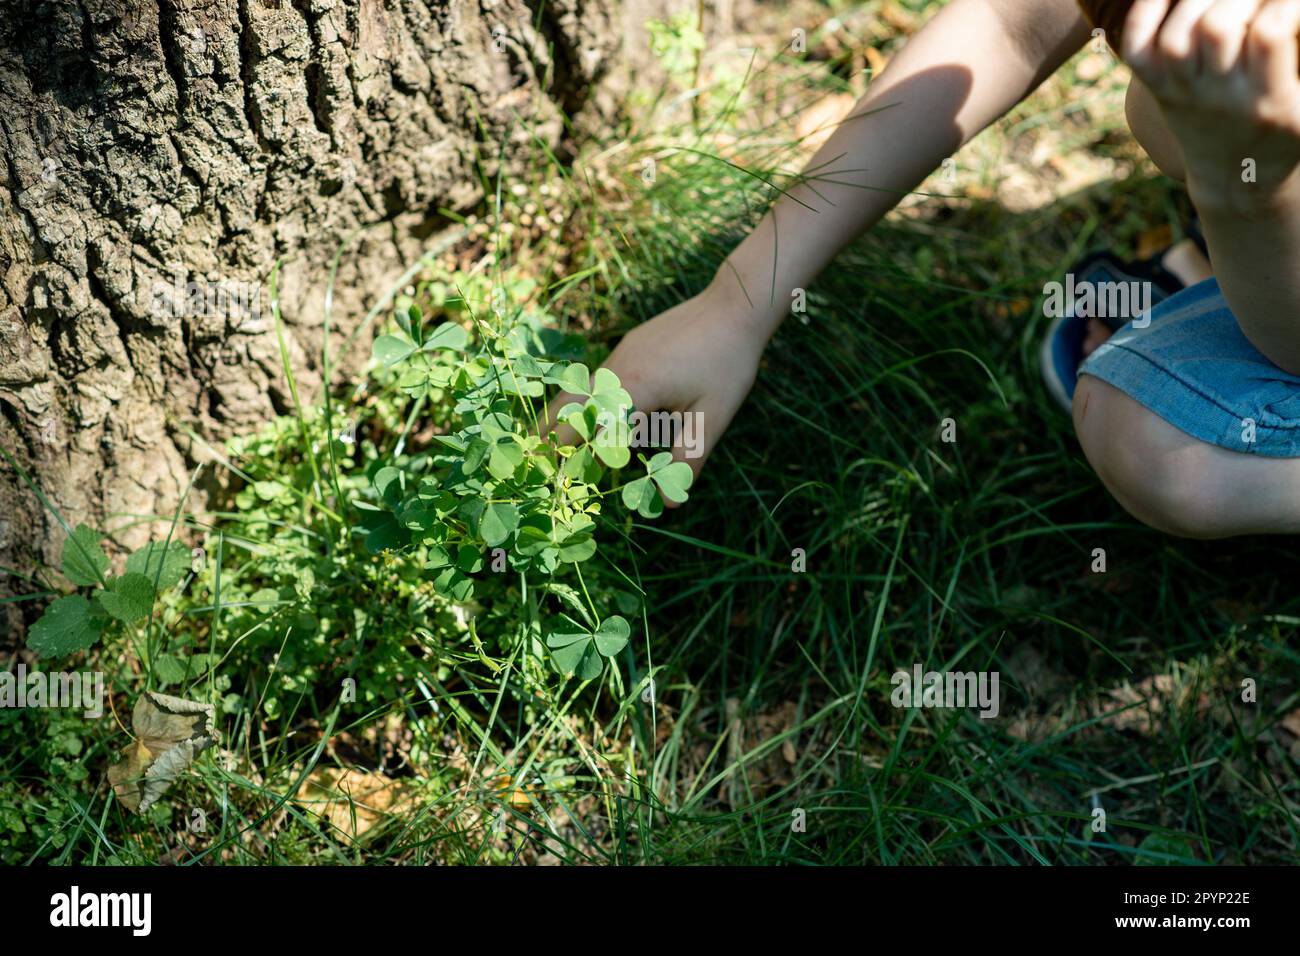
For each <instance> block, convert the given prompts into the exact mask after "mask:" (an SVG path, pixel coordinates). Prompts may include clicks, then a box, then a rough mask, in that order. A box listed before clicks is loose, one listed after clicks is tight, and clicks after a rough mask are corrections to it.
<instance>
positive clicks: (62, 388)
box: [0, 0, 693, 593]
mask: <svg viewBox="0 0 1300 956" xmlns="http://www.w3.org/2000/svg"><path fill="white" fill-rule="evenodd" d="M685 5H686V7H687V8H688V9H693V4H691V3H687V4H685ZM680 6H682V3H680V2H677V0H629V2H623V3H620V2H619V0H545V2H543V0H532V2H529V3H525V2H523V0H441V2H440V0H292V2H290V0H80V2H75V0H46V2H40V0H0V148H2V149H3V152H4V162H5V170H4V180H3V186H0V446H3V447H4V448H6V449H7V450H9V452H10V453H11V454H13V455H15V457H16V458H17V460H18V461H19V462H20V463H21V464H22V465H23V467H24V468H25V469H26V470H27V471H28V473H29V474H30V475H31V476H32V477H33V479H34V480H35V481H36V483H37V484H38V485H39V486H40V487H41V488H42V489H43V491H44V492H45V494H46V495H47V496H48V497H49V499H50V500H51V501H52V502H53V503H54V504H55V505H56V506H57V507H58V508H59V509H60V510H61V511H62V513H63V514H64V515H65V516H66V517H67V518H68V519H69V520H70V521H72V522H76V521H87V522H88V523H91V524H93V525H95V526H97V527H103V526H104V524H105V518H106V517H107V516H108V515H110V514H117V515H123V514H137V515H145V514H166V513H168V512H169V511H170V510H171V509H172V508H174V507H175V506H176V504H177V502H178V500H179V496H180V494H181V492H182V491H183V489H184V486H185V483H186V481H187V477H188V475H189V473H190V470H191V467H192V465H193V463H194V461H195V460H196V459H197V457H198V456H197V454H196V452H197V449H192V448H191V442H190V439H189V438H188V437H187V433H186V430H187V429H192V430H193V431H194V432H196V433H197V434H199V435H202V436H204V437H205V439H207V440H210V441H220V440H222V439H224V438H226V437H227V436H229V435H230V434H233V433H237V432H240V431H246V430H248V429H250V428H254V427H256V426H257V425H259V424H260V423H261V422H263V421H265V420H266V419H268V418H269V417H271V416H273V415H275V414H278V413H283V412H285V411H287V410H288V407H289V402H288V398H287V394H286V388H285V384H284V376H283V374H282V372H281V370H280V357H279V352H278V347H277V342H276V336H275V334H274V331H273V329H272V328H271V322H270V313H269V308H268V306H267V301H268V300H267V295H266V289H265V284H266V279H267V277H268V275H269V273H270V271H271V268H272V266H273V264H274V263H275V262H276V261H277V260H279V259H283V260H284V261H285V265H284V267H283V269H282V271H281V275H280V288H281V298H282V306H283V313H284V316H285V319H286V322H287V332H288V338H289V349H290V351H291V354H292V361H293V364H294V366H295V368H296V372H297V374H298V376H299V381H300V386H301V387H302V388H303V390H304V392H305V393H306V395H305V397H306V398H314V397H316V396H317V395H318V394H319V384H320V380H319V371H318V369H317V368H316V363H317V360H318V355H319V345H320V334H321V325H322V318H323V311H322V305H323V298H324V288H325V282H326V276H327V274H328V268H329V264H330V262H331V260H332V258H333V256H334V254H335V252H336V250H337V248H338V244H339V242H340V240H342V239H344V238H345V237H348V236H350V235H352V234H353V233H354V231H356V230H357V229H358V228H359V227H370V228H366V229H364V230H363V231H362V232H361V233H360V234H359V237H358V238H357V240H356V242H355V243H354V244H353V246H352V247H351V248H352V250H353V253H352V254H349V255H347V256H345V257H344V260H343V263H342V266H341V269H340V273H339V277H338V282H337V286H336V290H335V307H334V310H333V318H334V321H335V322H336V323H338V327H339V331H340V332H341V333H348V332H350V331H351V330H353V329H355V328H356V326H357V323H358V322H359V320H360V318H361V316H362V315H363V313H364V310H365V307H366V306H367V305H368V304H369V303H371V302H373V301H374V297H375V296H377V295H378V294H380V293H381V292H382V291H383V290H385V289H387V288H388V287H389V285H390V284H391V283H392V282H393V281H394V280H395V279H396V277H397V276H398V275H400V273H401V271H402V270H403V268H405V267H406V266H407V265H409V264H410V263H412V262H414V261H415V260H416V259H417V258H418V257H419V256H420V254H421V253H422V252H423V250H424V249H425V248H426V247H427V245H428V244H429V242H430V240H431V239H432V238H436V237H437V234H438V233H439V231H440V230H441V229H442V228H444V227H445V226H446V225H447V224H448V223H447V220H445V219H444V218H443V217H441V216H440V215H439V214H438V212H437V210H438V209H439V207H447V208H452V209H458V210H459V209H467V208H469V207H472V206H473V205H474V204H475V203H476V202H478V201H479V200H480V199H481V198H482V197H481V192H480V187H479V180H478V177H477V175H476V174H475V168H474V164H475V162H476V159H475V157H476V155H478V156H480V157H482V158H483V159H484V160H485V161H487V162H488V163H489V164H490V162H491V160H492V159H493V157H495V156H496V155H497V154H498V152H499V151H502V150H504V154H505V156H506V157H507V159H506V163H507V165H511V164H517V165H519V166H523V165H525V164H526V163H527V162H528V156H526V155H525V154H527V153H529V152H530V149H529V148H526V147H527V143H528V140H529V138H530V137H531V136H533V135H534V134H536V133H540V134H541V135H542V136H543V137H544V138H545V139H547V140H549V141H550V142H551V143H552V144H559V143H560V142H561V141H562V137H563V136H564V131H563V126H562V122H561V113H562V112H563V113H567V114H569V115H571V116H572V115H577V116H578V126H579V128H582V126H583V124H584V123H585V124H586V125H587V128H590V127H591V125H592V124H594V123H597V122H600V121H601V119H602V117H604V116H606V115H607V114H608V113H609V111H610V107H611V104H614V105H616V104H617V96H615V95H610V90H611V88H612V89H614V90H617V89H619V88H620V87H619V85H618V84H617V78H618V77H619V76H622V75H625V74H626V69H625V67H626V65H627V63H628V62H629V58H632V61H637V62H643V60H644V50H645V48H646V43H645V32H644V22H645V19H646V17H648V16H663V15H664V14H665V8H670V7H671V8H678V7H680ZM611 83H614V84H615V85H614V86H613V87H611V85H610V84H611ZM480 122H481V123H482V124H483V129H479V127H478V124H479V123H480ZM488 169H489V171H491V166H490V165H489V166H488ZM367 346H368V343H361V344H359V346H358V348H357V349H356V350H355V351H356V352H357V353H358V354H354V355H352V356H343V357H341V358H342V359H343V361H344V363H345V367H347V362H348V360H349V359H351V361H352V362H353V363H354V364H352V366H351V368H352V369H353V370H355V369H356V368H357V365H356V364H355V363H358V362H359V361H361V360H363V359H364V357H365V354H363V353H368V347H367ZM194 503H195V504H196V505H201V504H202V502H201V500H200V501H197V502H194ZM119 523H120V521H119ZM149 533H150V531H149V529H147V528H144V527H141V528H139V529H137V530H136V531H134V532H127V533H125V535H124V536H123V537H122V538H120V539H119V540H120V541H121V542H122V543H123V544H125V545H126V546H128V547H129V546H133V545H134V544H137V543H139V540H140V539H141V538H142V537H146V536H147V535H148V534H149ZM61 540H62V536H61V534H59V533H57V525H56V524H55V523H54V521H53V520H52V519H51V518H50V517H49V515H47V514H44V513H42V509H41V508H40V506H39V504H38V502H37V500H36V497H35V496H34V495H33V494H32V493H31V492H30V490H28V489H27V488H26V487H25V486H23V485H22V484H21V483H20V482H19V480H18V478H17V477H16V476H15V475H14V473H13V471H12V470H11V469H10V468H9V467H8V466H7V465H4V464H0V565H5V566H9V567H15V566H17V567H19V568H24V567H30V566H31V565H32V564H33V562H34V561H38V560H44V561H47V562H48V561H57V557H58V555H57V550H58V548H59V546H60V543H61ZM0 577H2V576H0ZM4 589H5V585H3V584H0V593H3V590H4ZM9 590H11V591H12V590H13V588H10V589H9Z"/></svg>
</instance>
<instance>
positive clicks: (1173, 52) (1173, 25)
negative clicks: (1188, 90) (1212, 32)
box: [1156, 0, 1215, 83]
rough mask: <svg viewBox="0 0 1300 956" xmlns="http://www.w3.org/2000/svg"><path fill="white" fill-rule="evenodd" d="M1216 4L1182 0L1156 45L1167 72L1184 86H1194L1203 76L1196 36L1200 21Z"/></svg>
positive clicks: (1211, 0)
mask: <svg viewBox="0 0 1300 956" xmlns="http://www.w3.org/2000/svg"><path fill="white" fill-rule="evenodd" d="M1214 3H1215V0H1180V2H1179V3H1178V5H1177V6H1175V7H1174V9H1173V10H1172V12H1170V14H1169V16H1168V17H1167V18H1166V19H1165V23H1164V26H1162V27H1161V28H1160V36H1159V37H1158V38H1157V39H1156V45H1157V46H1158V47H1159V48H1160V58H1161V61H1162V62H1163V67H1164V70H1165V72H1166V73H1167V74H1168V75H1169V76H1170V77H1173V78H1176V79H1178V80H1181V81H1182V82H1183V83H1192V82H1194V81H1195V80H1196V77H1197V75H1198V74H1199V73H1200V72H1201V56H1200V49H1199V47H1198V45H1197V36H1198V33H1199V27H1200V23H1201V18H1202V17H1204V16H1205V14H1206V13H1207V12H1208V11H1209V9H1210V8H1211V7H1212V6H1214Z"/></svg>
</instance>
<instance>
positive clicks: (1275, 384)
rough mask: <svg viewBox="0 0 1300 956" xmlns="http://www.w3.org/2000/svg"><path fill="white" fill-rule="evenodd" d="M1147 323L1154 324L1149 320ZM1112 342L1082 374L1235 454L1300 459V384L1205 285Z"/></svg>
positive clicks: (1214, 287) (1210, 283) (1213, 286)
mask: <svg viewBox="0 0 1300 956" xmlns="http://www.w3.org/2000/svg"><path fill="white" fill-rule="evenodd" d="M1147 318H1149V319H1150V322H1149V324H1147V323H1145V322H1144V320H1145V319H1147ZM1137 323H1138V324H1145V327H1144V328H1139V327H1138V324H1135V323H1134V322H1130V323H1128V324H1127V325H1125V326H1123V327H1122V328H1121V329H1120V330H1119V331H1118V332H1116V333H1115V334H1114V335H1112V336H1111V337H1110V338H1109V339H1108V340H1107V341H1106V343H1105V344H1104V345H1102V346H1101V347H1100V348H1098V349H1097V350H1096V351H1095V352H1093V353H1092V354H1091V355H1090V356H1088V358H1087V359H1086V360H1085V361H1084V363H1083V364H1082V365H1081V366H1080V367H1079V374H1080V375H1092V376H1093V377H1095V378H1099V379H1101V380H1102V381H1103V382H1107V383H1109V384H1111V385H1113V386H1115V387H1116V388H1118V389H1119V390H1120V391H1121V392H1124V393H1125V394H1126V395H1128V396H1129V397H1131V398H1133V399H1134V400H1136V401H1137V402H1140V403H1141V404H1142V405H1144V406H1146V407H1147V408H1149V409H1150V410H1151V411H1153V412H1155V413H1156V414H1157V415H1159V416H1160V417H1161V418H1163V419H1164V420H1165V421H1167V422H1169V424H1171V425H1173V426H1174V427H1176V428H1178V429H1181V430H1182V431H1184V432H1186V433H1187V434H1189V435H1191V436H1192V437H1193V438H1199V439H1200V440H1201V441H1205V442H1209V443H1210V444H1212V445H1219V446H1220V447H1223V448H1228V449H1230V450H1232V451H1238V452H1245V453H1247V454H1252V455H1265V456H1267V457H1270V458H1300V377H1297V376H1295V375H1291V374H1290V373H1288V372H1284V371H1282V370H1281V369H1280V368H1278V367H1277V366H1276V365H1274V364H1273V363H1272V362H1270V361H1269V360H1268V359H1266V358H1265V357H1264V356H1263V355H1262V354H1260V352H1259V351H1258V350H1257V349H1256V348H1255V347H1254V346H1253V345H1251V344H1250V342H1248V341H1247V340H1246V337H1245V336H1244V335H1243V334H1242V333H1241V329H1240V328H1239V327H1238V326H1237V320H1236V318H1234V317H1233V315H1232V313H1231V312H1230V311H1229V310H1228V305H1227V303H1226V302H1225V301H1224V299H1223V293H1222V292H1221V291H1219V283H1218V280H1216V279H1206V280H1205V281H1204V282H1199V283H1197V284H1196V285H1194V286H1191V287H1189V288H1186V289H1183V290H1181V291H1180V292H1177V293H1175V294H1174V295H1172V296H1170V297H1169V298H1167V299H1165V300H1164V301H1162V302H1160V303H1159V304H1157V305H1156V306H1155V308H1153V309H1152V310H1151V311H1150V313H1149V315H1148V316H1143V317H1141V318H1139V319H1138V320H1137Z"/></svg>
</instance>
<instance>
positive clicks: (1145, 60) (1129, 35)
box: [1120, 0, 1170, 86]
mask: <svg viewBox="0 0 1300 956" xmlns="http://www.w3.org/2000/svg"><path fill="white" fill-rule="evenodd" d="M1169 2H1170V0H1137V2H1136V3H1134V4H1133V6H1132V8H1131V9H1130V10H1129V12H1128V17H1126V18H1125V20H1124V36H1123V38H1122V43H1121V45H1120V55H1121V56H1122V57H1123V58H1124V62H1125V63H1127V64H1128V65H1129V66H1131V67H1132V68H1133V69H1134V70H1136V71H1137V72H1138V74H1139V75H1141V76H1142V78H1143V79H1144V80H1146V81H1147V85H1148V86H1150V85H1151V83H1152V81H1154V80H1157V79H1158V78H1159V76H1160V71H1161V62H1160V50H1159V48H1158V47H1157V46H1156V38H1157V37H1158V36H1159V35H1160V24H1162V23H1164V21H1165V15H1166V14H1167V13H1168V12H1169Z"/></svg>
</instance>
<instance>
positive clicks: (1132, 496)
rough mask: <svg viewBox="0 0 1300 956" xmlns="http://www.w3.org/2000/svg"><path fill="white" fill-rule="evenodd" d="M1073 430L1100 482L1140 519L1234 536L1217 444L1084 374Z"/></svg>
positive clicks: (1188, 531) (1186, 533)
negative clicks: (1216, 459)
mask: <svg viewBox="0 0 1300 956" xmlns="http://www.w3.org/2000/svg"><path fill="white" fill-rule="evenodd" d="M1074 428H1075V432H1076V434H1077V435H1078V437H1079V443H1080V445H1082V447H1083V453H1084V455H1086V456H1087V458H1088V462H1089V463H1090V464H1091V465H1092V467H1093V468H1094V469H1095V470H1096V472H1097V475H1098V476H1099V477H1100V478H1101V480H1102V483H1103V484H1104V485H1105V486H1106V488H1107V490H1108V491H1110V493H1111V494H1112V495H1113V496H1114V497H1115V499H1116V500H1117V501H1118V502H1119V503H1120V504H1121V505H1122V506H1123V507H1124V510H1126V511H1127V512H1128V513H1129V514H1131V515H1133V517H1135V518H1137V519H1138V520H1139V521H1141V522H1143V523H1144V524H1147V525H1150V526H1151V527H1153V528H1155V529H1157V530H1159V531H1163V532H1165V533H1166V534H1171V535H1177V536H1179V537H1185V538H1216V537H1222V536H1224V535H1229V534H1234V533H1237V529H1235V528H1233V527H1231V526H1230V524H1231V515H1230V514H1229V513H1228V512H1229V511H1230V510H1231V509H1225V508H1224V502H1223V500H1222V499H1223V495H1224V489H1223V488H1222V482H1221V481H1220V478H1221V475H1220V474H1219V469H1217V468H1216V467H1215V462H1214V460H1213V459H1214V452H1215V451H1216V449H1214V448H1212V447H1210V446H1208V445H1206V444H1205V443H1203V442H1200V441H1198V440H1196V439H1194V438H1192V437H1191V436H1190V435H1186V434H1184V433H1183V432H1181V431H1179V430H1178V429H1176V428H1174V426H1172V425H1170V424H1169V423H1168V422H1166V421H1164V420H1163V419H1161V418H1160V417H1159V416H1157V415H1156V414H1155V413H1154V412H1152V411H1150V410H1149V409H1147V408H1145V407H1144V406H1142V405H1141V404H1139V403H1138V402H1136V401H1134V400H1133V399H1132V398H1130V397H1129V396H1128V395H1126V394H1124V393H1123V392H1121V391H1120V390H1119V389H1117V388H1115V387H1114V386H1112V385H1108V384H1107V383H1105V382H1103V381H1101V380H1100V379H1097V378H1094V377H1092V376H1088V375H1085V376H1082V377H1080V379H1079V383H1078V388H1077V389H1076V390H1075V395H1074Z"/></svg>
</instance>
